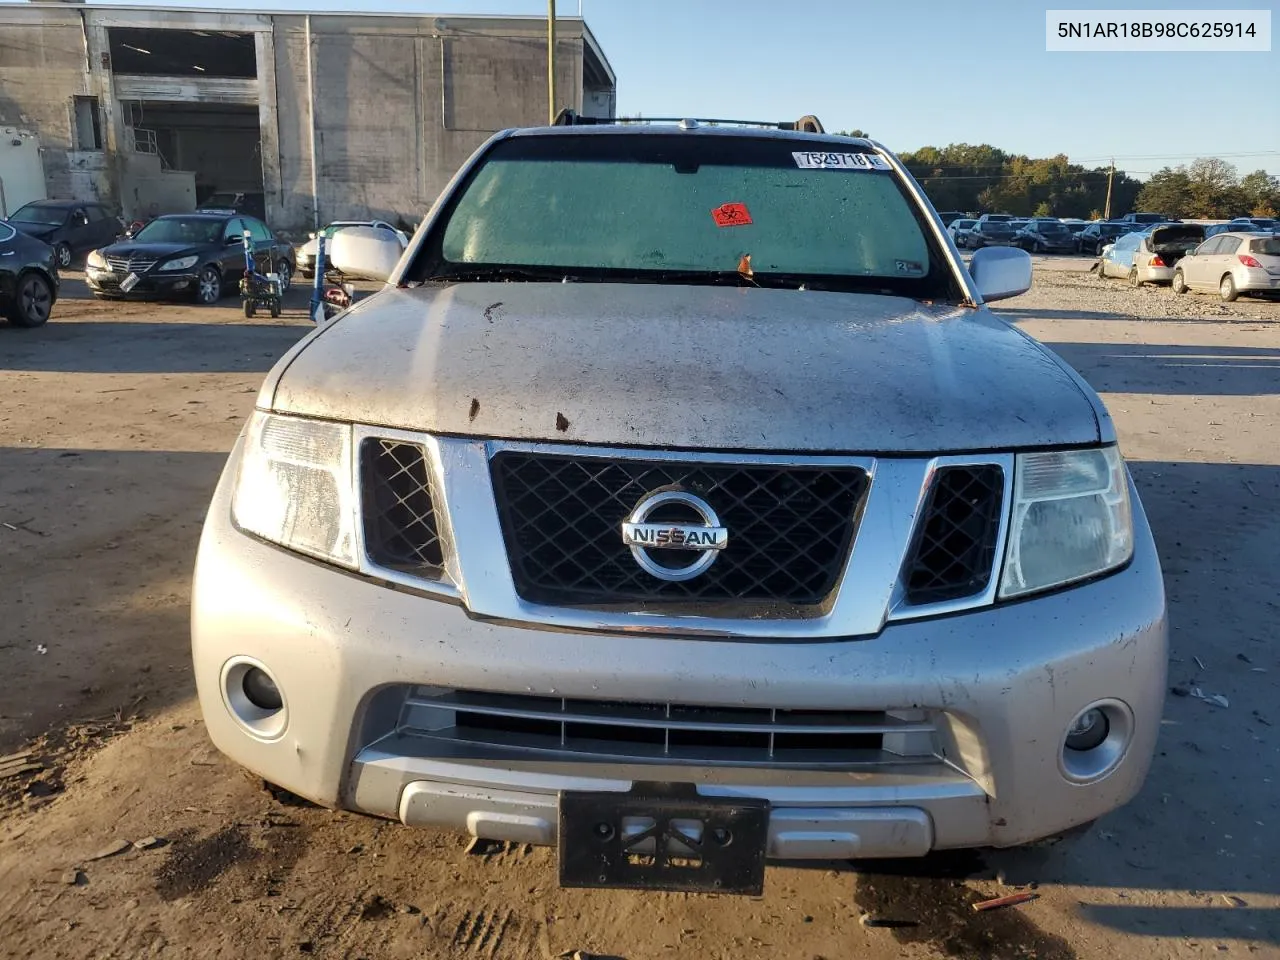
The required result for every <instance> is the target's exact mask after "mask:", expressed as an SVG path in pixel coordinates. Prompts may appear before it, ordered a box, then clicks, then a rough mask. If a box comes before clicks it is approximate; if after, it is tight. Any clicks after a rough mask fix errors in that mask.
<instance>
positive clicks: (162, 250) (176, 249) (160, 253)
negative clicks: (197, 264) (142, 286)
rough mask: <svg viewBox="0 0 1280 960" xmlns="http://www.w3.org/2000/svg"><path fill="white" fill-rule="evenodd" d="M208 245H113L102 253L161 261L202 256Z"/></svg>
mask: <svg viewBox="0 0 1280 960" xmlns="http://www.w3.org/2000/svg"><path fill="white" fill-rule="evenodd" d="M208 246H209V245H208V244H203V243H197V244H194V245H193V244H190V243H135V242H133V241H131V240H130V241H125V242H124V243H113V244H111V245H110V246H106V247H103V248H102V250H101V251H100V253H101V254H102V255H103V256H104V257H121V258H123V259H126V260H133V259H134V258H137V259H139V260H159V259H160V258H161V257H168V258H170V259H172V258H173V257H179V256H182V255H183V254H186V255H188V256H190V255H191V254H200V253H203V252H204V251H205V250H207V249H208Z"/></svg>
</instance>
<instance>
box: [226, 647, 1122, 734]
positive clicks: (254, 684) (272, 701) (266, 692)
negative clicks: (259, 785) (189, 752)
mask: <svg viewBox="0 0 1280 960" xmlns="http://www.w3.org/2000/svg"><path fill="white" fill-rule="evenodd" d="M240 683H241V686H242V688H243V689H244V695H245V697H246V698H248V700H249V702H250V703H252V704H253V705H254V706H255V707H257V708H258V709H259V710H271V711H276V710H279V709H280V708H281V707H283V706H284V699H283V698H282V697H281V696H280V690H279V688H278V687H277V686H276V682H275V681H274V680H272V679H271V678H270V677H269V676H267V673H266V671H265V670H261V669H259V668H258V667H250V668H249V669H248V670H246V671H245V675H244V679H243V680H242V681H240ZM1092 712H1093V713H1096V712H1097V711H1096V710H1095V711H1092ZM1105 722H1106V721H1105V720H1104V721H1103V723H1105ZM1070 743H1071V740H1070V738H1068V740H1067V744H1068V746H1069V745H1070ZM1080 749H1088V748H1087V747H1082V748H1080Z"/></svg>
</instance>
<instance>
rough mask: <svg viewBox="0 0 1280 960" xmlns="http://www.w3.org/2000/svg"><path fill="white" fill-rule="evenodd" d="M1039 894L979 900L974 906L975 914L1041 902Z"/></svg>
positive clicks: (1011, 895)
mask: <svg viewBox="0 0 1280 960" xmlns="http://www.w3.org/2000/svg"><path fill="white" fill-rule="evenodd" d="M1039 899H1040V894H1038V893H1011V894H1009V896H1007V897H996V898H995V899H993V900H979V901H978V902H977V903H975V904H974V905H973V910H974V912H975V913H981V912H983V911H984V910H999V909H1000V908H1001V907H1016V906H1017V905H1018V904H1020V903H1030V902H1031V901H1032V900H1039Z"/></svg>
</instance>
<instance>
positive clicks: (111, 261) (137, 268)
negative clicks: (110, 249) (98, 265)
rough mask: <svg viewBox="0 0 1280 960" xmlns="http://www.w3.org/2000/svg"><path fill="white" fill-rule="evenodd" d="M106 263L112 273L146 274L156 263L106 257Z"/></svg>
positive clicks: (154, 261) (153, 261)
mask: <svg viewBox="0 0 1280 960" xmlns="http://www.w3.org/2000/svg"><path fill="white" fill-rule="evenodd" d="M106 261H107V266H108V267H110V268H111V272H112V273H146V272H147V271H148V270H150V269H151V268H152V267H154V266H155V265H156V263H157V262H158V261H156V260H139V259H137V258H136V257H135V258H134V259H132V260H129V259H126V258H124V257H107V258H106Z"/></svg>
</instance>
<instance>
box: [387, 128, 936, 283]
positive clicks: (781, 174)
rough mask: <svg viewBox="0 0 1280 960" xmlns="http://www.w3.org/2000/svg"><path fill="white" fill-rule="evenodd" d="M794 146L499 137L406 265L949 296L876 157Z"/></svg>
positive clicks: (506, 274) (919, 230)
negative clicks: (419, 256)
mask: <svg viewBox="0 0 1280 960" xmlns="http://www.w3.org/2000/svg"><path fill="white" fill-rule="evenodd" d="M804 145H805V144H803V143H802V142H798V141H795V140H785V139H776V140H769V139H762V138H748V137H726V136H698V135H694V136H690V135H687V134H684V135H675V136H670V135H662V134H620V135H600V134H596V135H576V136H575V135H560V136H555V137H517V138H512V139H510V140H506V141H502V142H500V143H498V144H496V145H495V146H494V147H493V148H492V149H491V150H490V152H489V153H488V154H487V155H486V157H485V159H484V161H483V162H482V163H481V165H480V166H479V167H478V168H477V169H476V170H475V171H474V172H473V173H472V175H471V176H470V177H469V179H468V181H467V182H466V183H465V185H464V186H463V188H462V190H461V193H460V195H458V196H457V197H455V198H454V199H453V200H451V201H450V204H449V207H448V208H447V209H446V211H445V212H444V215H443V218H442V219H443V223H442V224H441V226H440V227H439V228H437V230H436V231H433V234H434V239H433V242H432V244H431V246H430V247H429V248H428V251H427V253H426V254H425V256H424V258H423V259H424V263H423V264H422V265H421V266H419V267H416V268H415V269H414V270H413V271H412V272H411V275H412V276H414V278H415V279H420V280H429V279H437V280H445V279H461V278H466V279H508V280H509V279H524V280H561V279H565V278H566V277H567V278H568V279H570V280H615V281H619V282H635V281H651V282H673V283H733V284H740V283H744V284H747V285H759V286H792V287H794V286H799V285H802V284H804V285H811V286H813V287H814V288H818V289H856V290H874V291H877V292H893V293H901V294H906V295H914V296H921V297H935V296H936V297H941V296H946V295H948V293H949V292H955V293H956V295H957V296H959V295H961V294H960V292H959V291H958V289H955V288H953V283H954V281H953V278H952V277H951V274H950V273H949V271H947V270H946V264H945V261H943V260H942V255H941V253H940V251H938V250H937V249H936V248H935V247H934V245H933V243H932V242H931V241H930V240H928V239H927V233H926V230H925V227H924V222H923V214H922V213H921V211H920V210H919V208H917V207H915V206H914V205H913V204H912V203H911V202H910V201H909V200H908V198H907V196H906V194H905V193H904V191H903V188H902V186H901V184H900V182H899V180H898V178H897V177H896V176H895V175H894V173H893V172H892V170H891V169H890V168H889V167H888V165H887V164H886V163H885V161H884V160H882V159H881V158H880V157H878V156H877V155H874V154H872V153H869V152H867V151H865V150H862V151H859V150H857V148H854V147H852V146H850V147H849V148H848V149H850V150H852V151H854V152H850V153H808V152H805V151H802V150H798V149H797V148H798V147H802V146H804ZM840 149H845V148H843V147H841V148H840ZM502 268H506V269H505V270H503V269H502ZM513 268H514V269H513Z"/></svg>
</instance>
